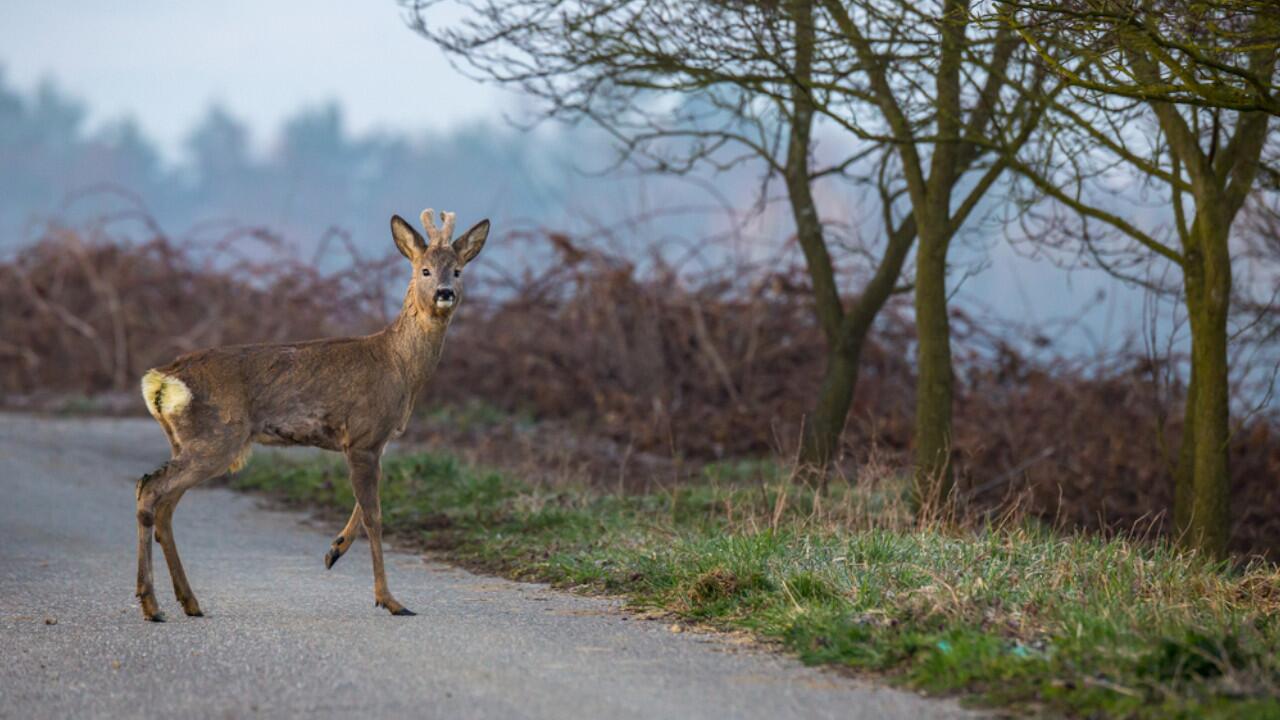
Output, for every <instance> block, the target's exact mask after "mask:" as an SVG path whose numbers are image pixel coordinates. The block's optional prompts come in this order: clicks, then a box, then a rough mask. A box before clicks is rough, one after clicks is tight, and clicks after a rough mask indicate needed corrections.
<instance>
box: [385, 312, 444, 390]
mask: <svg viewBox="0 0 1280 720" xmlns="http://www.w3.org/2000/svg"><path fill="white" fill-rule="evenodd" d="M448 329H449V317H448V316H440V315H437V314H435V313H433V312H431V310H430V309H428V308H424V307H421V306H420V305H419V304H418V302H417V301H416V297H415V295H414V293H413V292H412V288H411V289H410V291H409V292H407V293H405V298H404V306H403V307H401V309H400V314H399V315H398V316H397V317H396V319H395V320H394V321H392V323H391V325H390V326H388V327H387V329H386V331H385V333H384V334H385V337H386V341H387V344H388V346H389V348H390V350H391V357H392V359H393V360H392V361H393V362H394V363H395V364H396V366H397V368H398V369H399V370H400V372H401V374H402V376H403V377H404V378H405V379H406V380H407V381H408V385H409V387H408V388H407V389H408V391H409V393H410V396H411V397H412V398H413V399H414V400H415V401H416V400H417V397H418V394H419V393H420V392H421V390H422V388H423V387H424V386H425V385H426V384H427V381H428V380H430V379H431V376H432V375H433V374H434V373H435V369H436V365H437V364H438V363H439V362H440V354H441V352H442V351H443V350H444V336H445V332H446V331H448Z"/></svg>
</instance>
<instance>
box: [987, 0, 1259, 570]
mask: <svg viewBox="0 0 1280 720" xmlns="http://www.w3.org/2000/svg"><path fill="white" fill-rule="evenodd" d="M1267 5H1269V7H1267ZM1003 7H1004V9H1005V13H1006V14H1005V16H1004V20H1005V21H1006V24H1007V25H1008V26H1009V27H1013V28H1015V29H1016V30H1017V32H1018V33H1019V34H1020V35H1021V36H1022V37H1023V38H1025V39H1026V40H1027V42H1028V44H1029V46H1031V47H1034V48H1036V49H1037V51H1038V52H1041V53H1044V52H1045V49H1046V48H1052V49H1053V54H1054V55H1056V56H1059V57H1066V56H1070V57H1077V58H1081V59H1082V61H1081V63H1080V65H1079V69H1073V70H1070V71H1068V70H1064V69H1062V68H1061V66H1059V65H1053V63H1050V64H1051V65H1053V66H1054V67H1055V69H1056V71H1057V72H1058V74H1059V75H1060V76H1061V77H1062V78H1063V79H1064V80H1065V81H1066V82H1069V83H1070V84H1071V85H1072V90H1071V92H1070V93H1069V95H1067V96H1065V97H1063V98H1062V99H1061V101H1060V102H1058V103H1055V105H1054V107H1053V109H1052V111H1051V122H1052V123H1053V125H1054V127H1055V129H1056V132H1055V133H1053V134H1052V135H1046V140H1045V142H1044V143H1042V144H1037V145H1035V146H1034V147H1029V148H1024V149H1023V153H1022V154H1021V155H1019V156H1018V157H1017V159H1014V160H1012V161H1011V162H1013V164H1014V165H1015V166H1016V167H1017V169H1018V171H1019V172H1020V174H1021V175H1022V176H1023V177H1025V178H1026V179H1027V180H1028V181H1029V182H1030V183H1031V185H1032V186H1033V187H1034V188H1035V190H1036V191H1037V192H1038V193H1041V194H1042V195H1043V196H1044V197H1047V198H1049V199H1051V200H1052V201H1054V202H1055V203H1057V204H1058V205H1059V206H1060V207H1062V208H1066V209H1068V210H1070V211H1071V212H1073V213H1075V214H1076V216H1077V222H1076V223H1075V224H1074V225H1069V226H1067V227H1068V229H1070V230H1071V235H1072V236H1073V237H1074V238H1075V239H1076V240H1078V241H1079V242H1080V245H1081V247H1083V248H1085V249H1086V251H1087V252H1088V253H1089V255H1090V257H1092V258H1093V259H1094V260H1096V261H1098V262H1099V263H1100V264H1101V265H1102V266H1103V267H1106V268H1108V269H1110V270H1111V271H1113V272H1116V273H1120V274H1124V273H1127V272H1132V270H1133V268H1132V259H1133V258H1135V257H1136V258H1138V259H1139V260H1138V262H1142V261H1143V259H1144V258H1145V263H1146V264H1148V265H1149V264H1150V263H1152V262H1156V261H1163V262H1165V263H1168V264H1170V265H1172V266H1173V267H1175V268H1177V269H1178V270H1179V271H1180V273H1181V278H1182V283H1181V288H1180V292H1181V295H1182V299H1183V301H1184V302H1185V305H1186V309H1187V315H1188V319H1189V321H1190V323H1189V324H1190V329H1191V348H1192V352H1191V372H1190V382H1189V388H1188V398H1187V405H1186V410H1185V422H1184V442H1183V443H1182V446H1181V448H1180V451H1179V459H1178V467H1177V470H1176V471H1175V507H1174V520H1175V525H1176V526H1177V528H1178V529H1179V531H1181V532H1182V536H1183V538H1184V539H1185V541H1186V542H1187V543H1188V544H1189V545H1190V546H1192V547H1196V548H1200V549H1202V550H1204V551H1206V552H1209V553H1211V554H1222V553H1223V552H1225V549H1226V545H1227V539H1228V535H1229V530H1230V523H1229V520H1230V519H1229V514H1228V507H1229V499H1230V486H1229V478H1230V476H1229V474H1228V464H1227V460H1228V452H1227V450H1228V448H1227V444H1228V441H1229V433H1230V430H1229V418H1230V397H1231V394H1230V387H1229V377H1228V375H1229V371H1230V364H1229V359H1228V347H1229V328H1228V325H1229V320H1230V316H1231V299H1232V295H1233V282H1232V265H1233V259H1232V245H1231V238H1232V226H1233V223H1234V222H1235V220H1236V218H1237V216H1238V215H1239V213H1240V211H1241V209H1242V208H1243V207H1244V206H1245V203H1246V201H1247V200H1248V199H1249V198H1250V196H1251V195H1253V194H1254V193H1255V192H1256V191H1258V190H1259V189H1260V186H1261V185H1262V184H1264V182H1265V181H1266V178H1267V177H1268V173H1267V172H1264V165H1263V162H1262V159H1263V157H1264V152H1265V151H1266V146H1267V142H1268V133H1267V129H1268V121H1269V118H1270V114H1269V111H1271V110H1273V109H1274V108H1273V107H1272V105H1273V104H1274V88H1275V85H1276V80H1277V72H1278V71H1280V67H1278V66H1277V59H1278V58H1280V32H1278V29H1280V13H1276V12H1275V6H1274V5H1273V4H1263V3H1253V2H1219V3H1214V2H1207V3H1206V2H1195V3H1192V2H1186V1H1184V0H1170V1H1168V2H1152V1H1148V2H1132V1H1123V2H1114V1H1108V0H1081V1H1079V2H1071V3H1065V4H1056V3H1055V4H1052V5H1050V4H1041V3H1019V2H1008V3H1004V4H1003ZM1210 85H1212V86H1213V87H1209V86H1210ZM1124 174H1127V176H1128V177H1131V178H1135V179H1136V180H1137V183H1136V185H1137V186H1140V187H1141V189H1142V190H1143V191H1144V192H1146V193H1150V194H1153V195H1157V196H1160V197H1163V198H1166V199H1167V207H1168V208H1169V213H1168V216H1167V217H1166V216H1164V215H1161V216H1160V217H1157V218H1154V219H1150V218H1147V219H1143V218H1141V217H1133V216H1131V215H1126V214H1125V213H1123V212H1121V211H1119V210H1117V209H1116V208H1115V206H1114V197H1115V185H1116V182H1117V175H1124ZM1260 181H1263V182H1260ZM1270 184H1271V185H1272V188H1273V189H1274V180H1272V181H1271V183H1270ZM1100 227H1101V228H1103V229H1104V232H1099V228H1100ZM1059 229H1062V226H1060V227H1059ZM1105 230H1109V231H1110V232H1105ZM1119 257H1128V258H1130V267H1129V268H1126V267H1124V263H1123V262H1118V261H1117V258H1119ZM1135 279H1138V280H1141V278H1135Z"/></svg>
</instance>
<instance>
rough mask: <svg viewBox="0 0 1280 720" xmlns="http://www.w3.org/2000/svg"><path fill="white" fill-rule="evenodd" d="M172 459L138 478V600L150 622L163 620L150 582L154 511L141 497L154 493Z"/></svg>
mask: <svg viewBox="0 0 1280 720" xmlns="http://www.w3.org/2000/svg"><path fill="white" fill-rule="evenodd" d="M173 469H174V461H172V460H171V461H169V462H167V463H165V464H164V465H161V466H160V467H159V468H158V469H157V470H156V471H155V472H152V473H148V474H146V475H143V476H142V478H141V479H140V480H138V486H137V491H136V493H137V499H138V589H137V596H138V602H139V604H140V605H141V606H142V617H144V618H146V619H147V620H150V621H152V622H164V613H162V612H160V605H159V604H158V603H157V602H156V592H155V587H154V586H153V585H152V582H151V533H152V528H153V527H154V526H155V513H154V512H153V511H152V510H151V506H150V505H145V503H144V500H143V498H144V497H149V496H150V494H152V493H154V487H155V486H156V485H160V484H163V483H164V481H165V479H166V477H167V476H168V475H169V474H170V473H171V472H172V471H173Z"/></svg>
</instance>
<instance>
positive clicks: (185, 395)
mask: <svg viewBox="0 0 1280 720" xmlns="http://www.w3.org/2000/svg"><path fill="white" fill-rule="evenodd" d="M142 399H143V401H145V402H146V404H147V410H148V411H149V412H150V413H151V415H152V416H153V417H155V418H156V419H157V420H159V419H160V418H161V417H162V416H164V415H170V414H172V413H176V412H180V411H181V410H182V409H183V408H185V407H186V406H187V405H189V404H190V403H191V389H190V388H188V387H187V384H186V383H184V382H182V381H181V380H179V379H178V378H176V377H173V376H172V375H165V374H164V373H162V372H160V371H159V370H148V371H147V373H146V374H145V375H143V376H142Z"/></svg>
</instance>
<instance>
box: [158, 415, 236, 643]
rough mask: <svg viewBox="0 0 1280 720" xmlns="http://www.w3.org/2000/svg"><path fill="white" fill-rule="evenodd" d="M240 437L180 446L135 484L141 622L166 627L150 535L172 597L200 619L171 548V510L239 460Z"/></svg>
mask: <svg viewBox="0 0 1280 720" xmlns="http://www.w3.org/2000/svg"><path fill="white" fill-rule="evenodd" d="M244 435H245V438H244V439H238V440H237V439H231V438H228V437H223V438H219V439H217V440H206V441H193V442H190V443H184V444H183V447H182V450H181V451H180V452H179V454H178V457H175V458H174V459H173V460H170V461H169V462H167V463H165V464H164V465H162V466H161V467H160V469H159V470H157V471H156V472H154V473H151V474H149V475H145V476H143V477H142V479H141V480H139V481H138V489H137V499H138V507H137V518H138V588H137V594H138V600H139V603H140V604H141V606H142V616H143V617H144V618H145V619H147V620H151V621H153V622H164V614H163V613H161V612H160V607H159V604H158V603H157V602H156V595H155V586H154V583H153V580H152V572H151V566H152V562H151V545H152V543H151V538H152V534H153V532H155V533H157V534H158V538H157V539H158V540H159V541H160V543H161V547H162V548H163V549H164V553H165V560H166V561H168V564H169V573H170V575H171V576H172V578H173V585H174V592H175V593H176V594H177V595H178V600H179V602H181V603H182V607H183V610H185V611H186V612H187V614H189V615H199V614H200V605H199V604H198V603H197V602H196V599H195V595H194V594H193V593H192V592H191V587H190V585H189V584H188V582H187V578H186V573H185V572H183V570H182V561H181V560H180V559H179V558H178V550H177V546H176V545H174V543H173V528H172V518H173V507H174V505H176V504H177V502H178V498H180V497H181V496H182V493H184V492H186V491H187V489H189V488H191V487H194V486H195V485H198V484H199V483H201V482H204V481H205V480H208V479H209V478H211V477H215V476H217V475H221V474H222V473H224V472H226V471H227V470H228V468H229V467H230V466H231V465H232V464H233V463H234V462H236V460H237V458H238V457H240V456H241V455H242V453H243V448H244V445H245V443H246V442H247V433H244ZM184 598H185V599H184ZM193 611H194V612H193Z"/></svg>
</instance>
